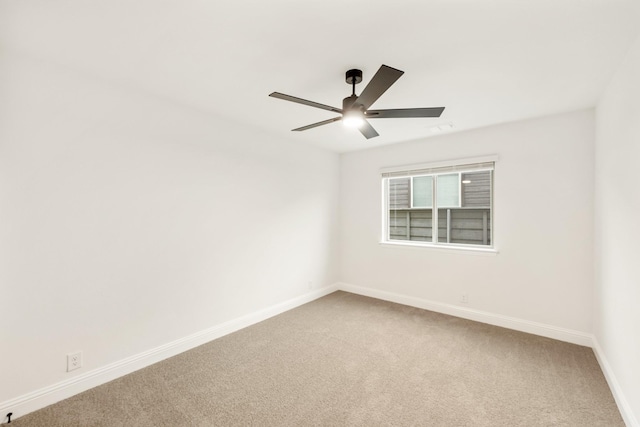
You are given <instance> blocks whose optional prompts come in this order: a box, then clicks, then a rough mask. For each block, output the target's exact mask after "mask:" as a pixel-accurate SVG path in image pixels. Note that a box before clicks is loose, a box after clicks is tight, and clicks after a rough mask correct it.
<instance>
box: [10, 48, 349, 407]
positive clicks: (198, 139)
mask: <svg viewBox="0 0 640 427" xmlns="http://www.w3.org/2000/svg"><path fill="white" fill-rule="evenodd" d="M0 70H1V71H0V73H1V74H0V85H1V86H0V263H1V264H0V286H1V289H0V291H1V292H0V295H1V297H0V300H1V302H2V309H1V310H0V317H1V319H0V323H1V328H0V343H2V356H0V358H1V359H2V363H1V364H0V384H2V385H1V386H0V402H3V401H6V400H9V399H13V398H16V397H17V396H21V395H22V394H24V393H27V392H32V391H34V390H38V389H40V388H42V387H45V386H48V385H51V384H54V383H57V382H59V381H62V380H66V379H69V378H71V377H73V376H74V375H79V374H81V373H83V372H87V371H90V370H92V369H96V368H99V367H101V366H105V365H107V364H109V363H113V362H115V361H118V360H121V359H123V358H126V357H129V356H132V355H135V354H138V353H141V352H143V351H146V350H148V349H151V348H155V347H157V346H160V345H163V344H165V343H167V342H171V341H173V340H176V339H179V338H182V337H185V336H187V335H189V334H192V333H195V332H198V331H201V330H204V329H206V328H210V327H212V326H214V325H217V324H220V323H222V322H225V321H227V320H230V319H234V318H237V317H239V316H242V315H245V314H247V313H253V312H255V311H257V310H259V309H262V308H265V307H268V306H271V305H273V304H277V303H280V302H282V301H285V300H288V299H291V298H294V297H296V296H298V295H301V294H304V293H305V292H307V291H308V290H309V288H310V286H311V287H313V288H318V287H322V286H326V285H329V284H332V283H334V282H335V280H336V268H335V256H336V251H335V250H334V249H335V243H336V232H337V201H338V173H339V163H338V155H336V154H331V153H328V152H325V151H321V150H317V149H312V148H308V147H304V146H302V145H301V144H294V143H291V142H284V141H278V140H275V139H274V138H273V137H270V136H269V135H264V134H260V133H258V132H256V131H253V130H251V129H247V128H246V127H241V126H239V125H236V124H233V123H228V122H225V121H224V120H222V119H220V118H215V117H212V116H211V115H208V114H204V113H202V112H198V111H194V110H191V109H189V108H188V107H181V106H179V105H177V104H174V103H172V102H169V101H165V100H163V99H158V98H153V97H150V96H147V95H146V94H144V93H136V91H135V88H131V87H126V86H127V82H124V81H123V82H109V81H99V80H96V79H93V78H92V77H90V76H85V75H83V74H82V73H80V72H72V71H69V70H66V69H64V68H62V67H58V66H55V65H53V64H50V63H43V62H38V61H36V60H32V59H29V58H24V57H17V56H12V57H10V56H8V55H5V56H4V57H3V58H2V60H1V63H0ZM310 282H311V285H310ZM78 350H82V351H83V352H84V368H82V369H80V370H79V371H74V372H72V373H67V372H65V369H66V354H67V353H70V352H74V351H78ZM3 415H4V414H3Z"/></svg>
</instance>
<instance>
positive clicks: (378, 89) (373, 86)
mask: <svg viewBox="0 0 640 427" xmlns="http://www.w3.org/2000/svg"><path fill="white" fill-rule="evenodd" d="M403 74H404V71H400V70H396V69H395V68H391V67H388V66H386V65H382V66H381V67H380V69H379V70H378V71H377V72H376V74H375V75H374V76H373V78H372V79H371V81H370V82H369V84H368V85H367V87H365V88H364V89H363V90H362V93H361V94H360V96H359V97H358V99H356V103H357V104H360V105H362V106H363V107H364V109H365V110H366V109H368V108H369V107H370V106H371V105H373V103H374V102H376V101H377V99H378V98H380V96H381V95H382V94H383V93H385V92H386V91H387V89H389V88H390V87H391V85H392V84H394V83H395V82H396V80H398V79H399V78H400V76H402V75H403Z"/></svg>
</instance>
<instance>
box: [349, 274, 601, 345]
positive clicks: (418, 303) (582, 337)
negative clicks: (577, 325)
mask: <svg viewBox="0 0 640 427" xmlns="http://www.w3.org/2000/svg"><path fill="white" fill-rule="evenodd" d="M337 287H338V289H339V290H341V291H345V292H351V293H354V294H358V295H363V296H368V297H372V298H377V299H381V300H385V301H390V302H395V303H398V304H403V305H408V306H411V307H416V308H422V309H424V310H430V311H436V312H438V313H443V314H449V315H451V316H456V317H462V318H463V319H469V320H475V321H476V322H482V323H488V324H490V325H495V326H501V327H503V328H508V329H513V330H516V331H521V332H527V333H530V334H534V335H540V336H543V337H547V338H553V339H556V340H560V341H565V342H569V343H572V344H578V345H583V346H586V347H591V345H592V343H593V340H592V335H591V334H589V333H586V332H580V331H574V330H571V329H565V328H559V327H556V326H552V325H546V324H543V323H537V322H531V321H529V320H523V319H518V318H515V317H508V316H503V315H500V314H494V313H489V312H486V311H480V310H474V309H470V308H465V307H459V306H457V305H452V304H445V303H442V302H436V301H429V300H426V299H422V298H416V297H411V296H407V295H402V294H397V293H393V292H387V291H381V290H377V289H371V288H365V287H362V286H356V285H351V284H348V283H338V284H337Z"/></svg>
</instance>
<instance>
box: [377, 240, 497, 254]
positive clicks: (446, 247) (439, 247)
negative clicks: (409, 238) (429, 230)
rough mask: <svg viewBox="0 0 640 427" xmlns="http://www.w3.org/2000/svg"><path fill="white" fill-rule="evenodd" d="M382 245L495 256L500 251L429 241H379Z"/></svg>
mask: <svg viewBox="0 0 640 427" xmlns="http://www.w3.org/2000/svg"><path fill="white" fill-rule="evenodd" d="M379 243H380V245H381V246H387V247H396V248H398V247H400V248H409V249H427V250H435V251H441V252H444V253H458V254H466V255H484V256H493V255H497V254H498V253H499V252H498V250H497V249H495V248H478V247H472V246H454V245H434V244H428V243H409V242H397V243H396V242H379Z"/></svg>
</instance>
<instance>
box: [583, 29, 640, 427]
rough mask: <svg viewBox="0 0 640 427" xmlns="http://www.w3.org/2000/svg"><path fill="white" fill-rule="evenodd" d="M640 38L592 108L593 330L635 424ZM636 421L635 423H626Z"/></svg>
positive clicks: (639, 374) (639, 336) (639, 382)
mask: <svg viewBox="0 0 640 427" xmlns="http://www.w3.org/2000/svg"><path fill="white" fill-rule="evenodd" d="M638 76H640V38H638V39H637V40H636V42H635V44H634V45H633V46H632V48H631V49H630V51H629V53H628V56H627V58H626V60H625V62H624V63H623V64H622V66H621V67H620V68H619V69H618V71H617V73H616V75H615V76H614V78H613V80H612V81H611V83H610V84H609V87H608V88H607V90H606V91H605V93H604V95H603V96H602V99H601V100H600V102H599V103H598V106H597V109H596V175H595V200H596V209H595V252H596V280H595V282H596V286H595V302H596V304H595V310H594V313H595V316H594V318H595V321H594V323H595V324H594V332H595V336H596V339H597V341H598V343H599V345H600V347H601V349H602V350H601V351H602V353H603V355H604V357H605V358H606V360H607V361H608V363H609V366H610V368H611V372H612V374H613V375H614V377H615V379H616V381H617V382H618V385H619V388H620V390H619V391H621V392H622V394H623V395H624V396H625V397H626V401H627V402H628V404H629V405H630V406H629V410H630V411H632V412H633V414H635V415H634V416H635V425H640V250H639V249H638V248H639V246H638V245H639V242H640V222H639V218H640V187H638V178H637V175H638V171H639V170H640V168H639V167H638V162H640V104H639V103H638V101H639V100H640V80H639V78H638ZM630 425H634V424H630Z"/></svg>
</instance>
